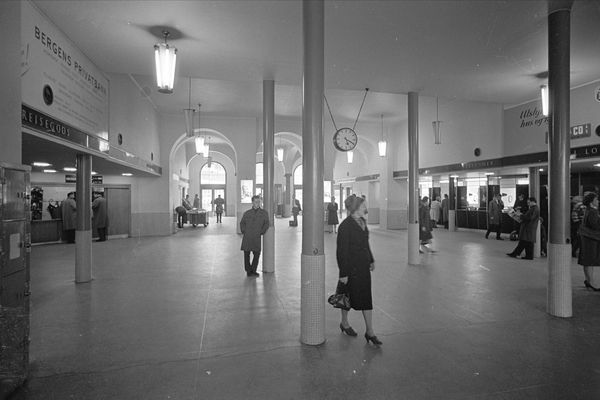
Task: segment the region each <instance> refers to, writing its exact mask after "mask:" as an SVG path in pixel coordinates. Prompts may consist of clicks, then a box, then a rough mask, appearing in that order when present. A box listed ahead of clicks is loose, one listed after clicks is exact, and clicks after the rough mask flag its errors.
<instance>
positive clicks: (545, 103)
mask: <svg viewBox="0 0 600 400" xmlns="http://www.w3.org/2000/svg"><path fill="white" fill-rule="evenodd" d="M540 91H541V92H542V114H544V117H547V116H549V115H550V92H549V89H548V85H542V86H540Z"/></svg>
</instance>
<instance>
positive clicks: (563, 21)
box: [547, 0, 573, 317]
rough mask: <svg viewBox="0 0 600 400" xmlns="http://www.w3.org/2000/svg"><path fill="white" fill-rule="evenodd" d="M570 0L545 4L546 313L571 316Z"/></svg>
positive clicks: (552, 0) (552, 1) (551, 1)
mask: <svg viewBox="0 0 600 400" xmlns="http://www.w3.org/2000/svg"><path fill="white" fill-rule="evenodd" d="M572 3H573V1H572V0H568V1H565V0H561V1H556V0H550V1H548V87H549V89H550V97H549V99H550V119H549V133H550V134H549V138H548V147H549V149H548V152H549V157H548V158H549V168H548V171H549V172H548V182H549V188H550V191H549V194H548V198H549V199H550V202H549V203H550V204H549V207H548V208H549V210H548V211H549V213H548V215H549V221H548V222H549V229H548V230H549V235H548V237H549V240H548V297H547V301H548V304H547V310H548V313H549V314H551V315H554V316H557V317H571V316H572V315H573V310H572V293H571V244H570V231H569V222H570V221H569V218H570V215H569V207H570V204H569V188H570V187H571V185H570V167H569V152H570V147H571V143H570V129H569V126H570V121H569V118H570V104H569V102H570V77H569V70H570V41H571V38H570V34H571V5H572Z"/></svg>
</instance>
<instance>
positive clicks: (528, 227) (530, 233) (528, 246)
mask: <svg viewBox="0 0 600 400" xmlns="http://www.w3.org/2000/svg"><path fill="white" fill-rule="evenodd" d="M527 207H528V209H527V212H526V213H525V214H522V213H519V215H520V220H521V227H520V228H519V244H518V245H517V247H516V248H515V249H514V250H513V251H512V252H511V253H507V254H506V255H507V256H509V257H513V258H517V256H519V255H520V254H521V253H522V252H523V250H525V257H523V258H522V259H523V260H533V244H534V243H535V234H536V230H537V224H538V221H539V219H540V210H539V209H538V206H537V201H536V199H535V197H530V198H529V199H527Z"/></svg>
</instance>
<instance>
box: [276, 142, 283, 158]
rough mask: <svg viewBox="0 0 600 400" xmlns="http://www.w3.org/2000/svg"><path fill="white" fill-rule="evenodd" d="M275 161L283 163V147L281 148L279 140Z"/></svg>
mask: <svg viewBox="0 0 600 400" xmlns="http://www.w3.org/2000/svg"><path fill="white" fill-rule="evenodd" d="M277 161H279V162H282V161H283V147H281V139H279V146H277Z"/></svg>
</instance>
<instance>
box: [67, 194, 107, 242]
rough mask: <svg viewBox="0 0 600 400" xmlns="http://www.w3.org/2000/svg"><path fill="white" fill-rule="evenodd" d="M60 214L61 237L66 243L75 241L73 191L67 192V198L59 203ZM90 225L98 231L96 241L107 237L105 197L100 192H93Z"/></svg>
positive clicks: (75, 218) (75, 213)
mask: <svg viewBox="0 0 600 400" xmlns="http://www.w3.org/2000/svg"><path fill="white" fill-rule="evenodd" d="M60 209H61V216H62V229H63V239H64V240H65V241H66V242H67V243H75V230H76V229H77V202H76V201H75V192H69V193H68V194H67V198H66V199H64V200H63V201H62V203H61V205H60ZM92 213H93V215H92V227H93V228H94V229H96V230H97V231H98V242H104V241H106V239H107V230H108V211H107V205H106V199H105V198H104V194H103V193H102V192H94V193H93V201H92Z"/></svg>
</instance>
